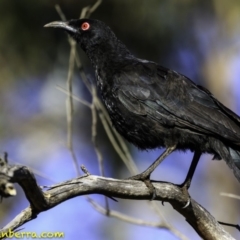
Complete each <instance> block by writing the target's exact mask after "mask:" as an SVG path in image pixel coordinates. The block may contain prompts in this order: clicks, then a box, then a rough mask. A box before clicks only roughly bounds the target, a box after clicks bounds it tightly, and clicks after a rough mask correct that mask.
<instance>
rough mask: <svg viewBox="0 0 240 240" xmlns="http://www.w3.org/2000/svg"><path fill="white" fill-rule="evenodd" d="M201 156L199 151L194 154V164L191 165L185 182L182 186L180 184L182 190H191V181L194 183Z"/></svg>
mask: <svg viewBox="0 0 240 240" xmlns="http://www.w3.org/2000/svg"><path fill="white" fill-rule="evenodd" d="M201 154H202V153H201V152H198V151H196V152H195V153H194V156H193V160H192V163H191V165H190V168H189V170H188V173H187V176H186V178H185V180H184V182H183V183H182V184H180V187H181V188H185V189H186V190H188V189H189V187H190V185H191V181H192V178H193V175H194V172H195V170H196V167H197V165H198V162H199V159H200V157H201Z"/></svg>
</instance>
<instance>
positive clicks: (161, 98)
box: [118, 63, 240, 143]
mask: <svg viewBox="0 0 240 240" xmlns="http://www.w3.org/2000/svg"><path fill="white" fill-rule="evenodd" d="M143 65H144V67H141V66H143ZM149 70H151V71H149ZM131 71H133V72H134V74H131V72H125V73H124V74H123V75H122V74H121V76H123V77H124V79H125V84H122V85H121V86H119V88H118V98H119V100H120V101H121V103H122V104H123V105H124V106H125V107H126V108H127V109H128V110H129V111H131V112H134V113H135V114H140V115H147V116H148V117H150V118H154V119H156V120H158V121H160V123H161V124H166V125H171V126H174V125H175V126H176V127H179V128H183V129H186V128H187V129H189V130H190V131H195V132H196V133H199V132H203V133H204V132H205V133H210V134H212V135H214V136H219V137H221V138H225V139H228V140H231V141H233V142H235V143H240V124H239V123H240V119H239V117H238V116H237V115H236V114H234V113H233V112H232V111H231V110H229V109H228V108H226V107H225V106H223V105H222V104H221V103H220V102H218V101H217V100H216V99H215V98H214V97H213V96H212V95H211V94H210V92H209V91H207V90H206V89H203V88H200V87H198V86H197V85H196V84H194V83H193V82H192V81H191V80H189V79H188V78H186V77H185V76H183V75H181V74H178V73H176V72H174V71H171V70H168V69H165V68H162V67H160V66H158V65H156V64H154V63H148V64H139V65H137V68H136V69H133V68H132V69H131ZM149 72H150V73H149ZM126 76H127V80H126ZM139 80H140V81H139ZM120 82H122V81H121V79H120Z"/></svg>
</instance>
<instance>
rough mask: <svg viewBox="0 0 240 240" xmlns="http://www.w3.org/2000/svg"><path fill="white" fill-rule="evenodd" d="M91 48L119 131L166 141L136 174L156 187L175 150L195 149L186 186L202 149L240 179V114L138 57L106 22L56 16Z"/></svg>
mask: <svg viewBox="0 0 240 240" xmlns="http://www.w3.org/2000/svg"><path fill="white" fill-rule="evenodd" d="M45 27H55V28H61V29H64V30H65V31H67V33H68V34H70V36H71V37H73V38H74V39H75V40H76V41H77V43H79V44H80V46H81V48H82V49H83V50H84V51H85V52H86V54H87V56H88V57H89V59H90V61H91V63H92V66H93V68H94V70H95V73H96V79H97V86H98V89H99V91H100V92H101V95H102V99H103V102H104V104H105V106H106V108H107V111H108V113H109V116H110V118H111V120H112V123H113V126H114V127H115V128H116V129H117V131H118V132H119V133H120V134H121V135H122V136H123V137H124V138H126V139H127V140H128V141H129V142H131V143H133V144H134V145H135V146H137V147H138V148H140V149H143V150H146V149H154V148H161V147H164V148H166V150H165V151H164V152H163V154H162V155H161V156H160V157H159V158H158V159H157V160H156V161H155V162H154V163H153V164H152V165H151V166H150V167H149V168H148V169H147V170H145V171H144V172H143V173H141V174H139V175H136V176H134V177H132V178H133V179H138V180H142V181H145V183H146V184H147V185H148V186H149V187H150V190H152V185H151V183H150V180H149V179H150V174H151V173H152V172H153V171H154V169H155V168H156V167H157V166H158V165H159V163H160V162H161V161H162V160H163V159H164V158H165V157H166V156H168V155H169V154H170V153H171V152H173V151H174V150H183V151H185V150H187V149H190V150H191V151H192V152H194V157H193V161H192V164H191V166H190V169H189V172H188V174H187V177H186V179H185V181H184V183H183V184H182V186H185V187H187V188H188V187H189V186H190V182H191V179H192V176H193V174H194V171H195V168H196V166H197V163H198V161H199V159H200V156H201V154H202V153H210V154H213V156H214V157H213V158H214V159H218V160H220V159H224V160H225V161H226V163H227V165H228V166H229V167H230V168H231V169H232V170H233V173H234V175H235V177H236V178H237V179H238V181H240V117H239V116H237V115H236V114H235V113H234V112H232V111H231V110H230V109H228V108H227V107H225V106H224V105H223V104H222V103H220V102H219V101H218V100H217V99H216V98H214V96H213V95H212V94H211V93H210V92H209V91H208V90H207V89H205V88H203V87H201V86H198V85H196V84H195V83H194V82H192V81H191V80H190V79H189V78H187V77H186V76H184V75H182V74H180V73H177V72H175V71H173V70H170V69H167V68H165V67H162V66H160V65H158V64H157V63H155V62H152V61H148V60H143V59H139V58H137V57H135V56H134V55H133V54H131V52H130V51H129V50H128V49H127V47H126V46H125V45H124V44H123V43H122V42H121V41H120V40H119V39H118V38H117V37H116V36H115V34H114V33H113V32H112V30H111V29H110V28H109V27H108V26H107V25H106V24H104V23H103V22H101V21H99V20H94V19H77V20H70V21H67V22H61V21H57V22H52V23H49V24H47V25H45Z"/></svg>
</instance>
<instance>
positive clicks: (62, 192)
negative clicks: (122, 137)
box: [0, 165, 233, 240]
mask: <svg viewBox="0 0 240 240" xmlns="http://www.w3.org/2000/svg"><path fill="white" fill-rule="evenodd" d="M8 169H9V172H11V174H12V173H14V174H13V177H11V182H17V183H18V184H19V185H20V186H21V187H22V188H23V191H24V192H25V195H26V197H27V199H28V201H29V202H30V206H29V207H28V208H26V209H24V210H23V211H22V212H21V213H19V214H18V215H17V216H16V217H15V218H14V219H13V220H12V221H11V222H10V223H8V224H7V225H6V226H5V227H4V228H2V229H1V231H0V233H2V232H6V231H8V230H9V229H11V230H12V231H13V230H16V229H18V228H19V227H20V226H22V225H23V224H25V223H26V222H28V221H31V220H32V219H35V218H36V217H37V215H38V214H39V213H40V212H43V211H46V210H49V209H51V208H53V207H55V206H56V205H58V204H60V203H62V202H64V201H66V200H69V199H71V198H74V197H77V196H83V195H87V194H96V193H97V194H102V195H105V196H111V197H114V198H123V199H130V200H150V199H151V195H150V194H149V190H148V188H147V187H146V185H145V184H144V183H143V182H141V181H135V180H120V179H113V178H105V177H100V176H94V175H85V176H81V177H78V178H75V179H72V180H69V181H65V182H62V183H59V184H56V185H54V186H51V187H50V188H49V189H48V190H47V191H45V192H43V191H42V189H41V188H40V187H39V186H38V185H37V182H36V179H35V177H34V175H33V174H32V172H31V171H30V170H29V169H28V168H27V167H25V166H18V165H12V166H9V167H8ZM1 174H2V173H1ZM5 175H7V173H6V172H5ZM153 185H154V187H155V188H156V198H155V200H156V201H164V202H169V203H170V204H171V205H172V207H173V208H174V209H175V210H176V211H178V212H179V213H180V214H181V215H183V216H184V217H185V218H186V221H187V222H188V223H189V224H190V225H191V226H192V227H193V228H194V229H195V231H196V232H197V233H198V234H199V235H200V236H201V237H203V238H204V239H207V240H208V239H209V240H213V239H214V240H215V239H216V240H221V239H233V238H232V237H231V236H230V235H229V233H227V232H226V231H225V230H224V229H223V228H222V226H221V225H219V223H218V222H217V221H216V220H215V218H214V217H213V216H212V215H211V214H210V213H209V212H208V211H207V210H206V209H204V208H203V207H202V206H201V205H200V204H198V203H197V202H196V201H195V200H193V199H191V202H190V204H189V206H188V207H186V208H183V207H184V206H185V205H186V203H187V202H188V199H187V197H186V195H185V194H183V191H182V189H181V188H180V187H179V186H177V185H174V184H172V183H167V182H153Z"/></svg>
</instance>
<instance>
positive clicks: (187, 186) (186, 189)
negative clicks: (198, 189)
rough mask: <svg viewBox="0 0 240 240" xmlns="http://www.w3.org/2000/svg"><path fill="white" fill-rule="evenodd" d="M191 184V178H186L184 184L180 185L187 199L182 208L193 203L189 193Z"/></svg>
mask: <svg viewBox="0 0 240 240" xmlns="http://www.w3.org/2000/svg"><path fill="white" fill-rule="evenodd" d="M190 185H191V180H190V179H188V180H185V181H184V182H183V183H182V184H179V185H178V186H179V187H180V188H181V189H182V192H183V195H184V196H185V197H186V199H187V203H186V204H185V205H184V206H183V207H182V208H187V207H188V206H189V205H190V203H191V197H190V195H189V193H188V189H189V187H190Z"/></svg>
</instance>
